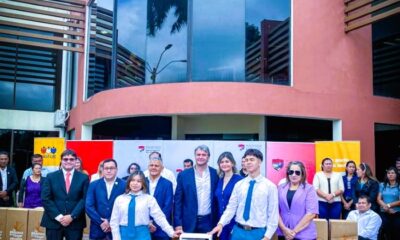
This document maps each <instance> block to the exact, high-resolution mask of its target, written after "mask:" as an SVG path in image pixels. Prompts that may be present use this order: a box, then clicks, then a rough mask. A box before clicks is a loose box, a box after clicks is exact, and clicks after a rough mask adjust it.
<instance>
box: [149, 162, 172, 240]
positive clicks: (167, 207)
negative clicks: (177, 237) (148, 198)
mask: <svg viewBox="0 0 400 240" xmlns="http://www.w3.org/2000/svg"><path fill="white" fill-rule="evenodd" d="M163 169H164V165H163V162H162V160H161V158H158V157H154V158H150V161H149V167H148V171H149V176H148V177H147V178H146V180H147V183H148V186H149V194H150V195H152V196H153V197H154V198H155V199H156V200H157V203H158V205H159V206H160V208H161V210H162V211H163V213H164V214H165V217H166V218H167V220H168V222H169V223H171V213H172V200H173V196H174V193H173V185H172V182H171V181H170V180H168V179H166V178H164V177H162V176H161V172H162V170H163ZM154 229H155V231H154ZM150 230H151V231H153V232H152V233H151V239H152V240H169V239H170V238H169V237H168V235H167V234H166V233H165V232H164V231H163V230H161V227H159V226H158V225H157V224H156V223H155V222H153V223H152V224H151V225H150Z"/></svg>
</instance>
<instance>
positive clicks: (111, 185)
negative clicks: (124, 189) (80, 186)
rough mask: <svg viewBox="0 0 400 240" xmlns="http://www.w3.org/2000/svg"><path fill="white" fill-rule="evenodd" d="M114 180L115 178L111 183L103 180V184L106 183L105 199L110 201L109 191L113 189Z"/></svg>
mask: <svg viewBox="0 0 400 240" xmlns="http://www.w3.org/2000/svg"><path fill="white" fill-rule="evenodd" d="M115 179H117V178H116V177H115V178H114V180H113V181H112V182H107V181H106V179H105V178H103V180H104V182H105V183H106V189H107V199H110V196H111V191H112V189H113V187H114V184H115Z"/></svg>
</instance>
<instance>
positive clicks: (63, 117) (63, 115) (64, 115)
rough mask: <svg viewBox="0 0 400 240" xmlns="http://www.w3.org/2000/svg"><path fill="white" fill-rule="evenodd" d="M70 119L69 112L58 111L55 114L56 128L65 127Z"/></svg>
mask: <svg viewBox="0 0 400 240" xmlns="http://www.w3.org/2000/svg"><path fill="white" fill-rule="evenodd" d="M68 117H69V113H68V111H67V110H60V109H58V110H56V111H55V113H54V127H65V126H66V124H65V122H66V121H67V120H68Z"/></svg>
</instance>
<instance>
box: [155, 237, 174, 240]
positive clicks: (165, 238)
mask: <svg viewBox="0 0 400 240" xmlns="http://www.w3.org/2000/svg"><path fill="white" fill-rule="evenodd" d="M151 240H171V238H169V237H154V236H151Z"/></svg>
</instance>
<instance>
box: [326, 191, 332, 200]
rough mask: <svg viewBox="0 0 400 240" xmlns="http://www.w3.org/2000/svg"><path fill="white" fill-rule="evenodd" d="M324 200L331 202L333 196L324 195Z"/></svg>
mask: <svg viewBox="0 0 400 240" xmlns="http://www.w3.org/2000/svg"><path fill="white" fill-rule="evenodd" d="M325 199H326V201H328V202H329V201H331V200H332V199H333V195H332V194H331V193H330V194H326V195H325Z"/></svg>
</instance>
